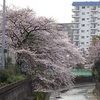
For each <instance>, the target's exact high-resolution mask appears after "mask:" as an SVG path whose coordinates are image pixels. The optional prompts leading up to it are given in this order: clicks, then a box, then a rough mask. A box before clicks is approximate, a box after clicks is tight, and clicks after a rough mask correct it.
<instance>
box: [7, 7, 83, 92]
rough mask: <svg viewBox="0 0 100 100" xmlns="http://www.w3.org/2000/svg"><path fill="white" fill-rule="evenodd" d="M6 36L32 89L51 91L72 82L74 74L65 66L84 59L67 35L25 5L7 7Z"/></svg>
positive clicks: (81, 61) (49, 20)
mask: <svg viewBox="0 0 100 100" xmlns="http://www.w3.org/2000/svg"><path fill="white" fill-rule="evenodd" d="M6 37H7V39H6V40H7V41H6V44H7V47H8V48H9V47H10V48H13V49H14V51H15V52H16V62H17V64H19V65H21V66H22V71H24V72H27V73H29V74H31V75H32V78H33V80H34V82H33V83H34V84H33V85H34V89H35V90H37V91H52V90H57V89H60V88H64V87H65V86H66V87H71V86H72V85H73V79H74V77H75V76H74V75H73V74H72V73H71V72H70V70H69V68H70V67H74V66H75V65H76V64H77V63H83V62H84V59H83V58H82V56H81V54H80V53H79V51H78V49H77V48H76V47H75V46H74V45H73V44H71V43H70V42H69V41H68V37H67V34H65V33H63V32H59V31H58V26H57V24H56V22H55V21H54V20H52V19H47V18H44V17H37V16H36V15H35V13H34V11H33V10H31V9H29V8H25V9H17V8H16V9H11V8H7V11H6Z"/></svg>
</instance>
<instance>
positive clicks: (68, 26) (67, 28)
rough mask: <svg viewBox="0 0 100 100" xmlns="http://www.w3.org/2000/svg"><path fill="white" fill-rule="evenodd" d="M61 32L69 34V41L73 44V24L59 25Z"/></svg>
mask: <svg viewBox="0 0 100 100" xmlns="http://www.w3.org/2000/svg"><path fill="white" fill-rule="evenodd" d="M58 27H59V29H58V30H59V31H63V32H65V33H67V35H68V37H69V40H70V42H71V43H73V34H72V29H71V27H72V23H58Z"/></svg>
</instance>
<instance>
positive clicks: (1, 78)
mask: <svg viewBox="0 0 100 100" xmlns="http://www.w3.org/2000/svg"><path fill="white" fill-rule="evenodd" d="M8 77H9V74H8V72H7V71H6V70H3V69H0V83H3V82H6V81H7V79H8Z"/></svg>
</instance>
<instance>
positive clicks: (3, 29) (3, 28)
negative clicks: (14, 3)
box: [1, 0, 6, 69]
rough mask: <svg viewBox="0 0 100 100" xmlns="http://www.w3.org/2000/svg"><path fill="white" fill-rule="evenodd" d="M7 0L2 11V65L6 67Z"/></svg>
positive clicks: (4, 0)
mask: <svg viewBox="0 0 100 100" xmlns="http://www.w3.org/2000/svg"><path fill="white" fill-rule="evenodd" d="M5 2H6V0H3V12H2V58H1V66H2V68H3V69H4V68H5Z"/></svg>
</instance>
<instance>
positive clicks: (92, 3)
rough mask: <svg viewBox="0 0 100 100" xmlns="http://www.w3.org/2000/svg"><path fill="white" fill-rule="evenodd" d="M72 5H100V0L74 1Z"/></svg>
mask: <svg viewBox="0 0 100 100" xmlns="http://www.w3.org/2000/svg"><path fill="white" fill-rule="evenodd" d="M72 5H73V6H86V5H89V6H96V5H100V1H96V2H93V1H90V2H73V3H72Z"/></svg>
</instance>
